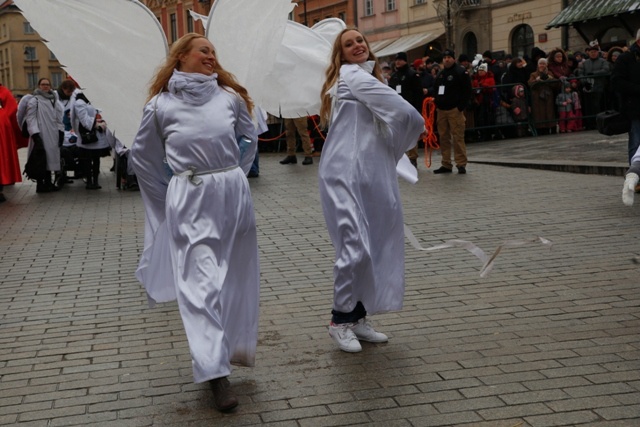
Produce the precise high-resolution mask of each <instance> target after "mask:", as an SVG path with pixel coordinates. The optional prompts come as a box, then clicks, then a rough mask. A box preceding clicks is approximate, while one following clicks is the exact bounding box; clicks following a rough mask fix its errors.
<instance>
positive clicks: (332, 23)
mask: <svg viewBox="0 0 640 427" xmlns="http://www.w3.org/2000/svg"><path fill="white" fill-rule="evenodd" d="M346 28H347V24H345V23H344V21H343V20H342V19H338V18H327V19H323V20H322V21H320V22H317V23H316V24H315V25H314V26H313V27H311V30H312V31H313V32H314V33H317V34H320V35H321V36H322V37H324V38H325V39H326V40H327V41H328V42H329V44H330V45H332V46H333V42H334V41H335V39H336V37H337V36H338V34H339V33H340V31H342V30H344V29H346Z"/></svg>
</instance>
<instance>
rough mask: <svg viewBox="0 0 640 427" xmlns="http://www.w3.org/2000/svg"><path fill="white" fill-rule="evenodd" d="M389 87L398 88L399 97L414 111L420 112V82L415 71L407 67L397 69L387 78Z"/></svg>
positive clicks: (418, 75)
mask: <svg viewBox="0 0 640 427" xmlns="http://www.w3.org/2000/svg"><path fill="white" fill-rule="evenodd" d="M389 86H391V87H392V88H393V89H396V90H397V88H398V86H400V96H402V97H403V98H404V99H405V101H407V102H408V103H409V104H411V105H413V106H414V108H415V109H416V110H418V111H422V98H423V93H422V81H421V79H420V74H418V72H417V71H416V70H414V69H413V68H412V67H409V66H408V65H405V66H404V67H400V68H398V69H397V70H396V72H395V73H393V74H392V75H391V78H389Z"/></svg>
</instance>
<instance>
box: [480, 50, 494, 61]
mask: <svg viewBox="0 0 640 427" xmlns="http://www.w3.org/2000/svg"><path fill="white" fill-rule="evenodd" d="M482 57H483V58H489V59H493V54H492V53H491V51H490V50H485V51H484V53H483V54H482Z"/></svg>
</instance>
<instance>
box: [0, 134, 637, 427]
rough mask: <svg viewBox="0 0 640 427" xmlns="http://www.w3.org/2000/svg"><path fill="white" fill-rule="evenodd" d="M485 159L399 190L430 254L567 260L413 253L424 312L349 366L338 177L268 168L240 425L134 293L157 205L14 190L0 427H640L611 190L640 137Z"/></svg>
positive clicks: (394, 319) (8, 217)
mask: <svg viewBox="0 0 640 427" xmlns="http://www.w3.org/2000/svg"><path fill="white" fill-rule="evenodd" d="M20 155H21V164H22V165H24V161H25V156H26V153H25V150H24V149H23V150H20ZM468 155H469V159H470V160H471V161H472V163H470V164H469V165H468V168H467V169H468V174H467V175H458V174H455V173H454V174H450V175H445V176H443V175H434V174H433V173H431V170H433V169H435V168H437V167H439V160H438V156H437V154H434V156H433V159H432V161H433V165H432V166H431V170H427V168H426V167H425V165H424V163H421V164H420V165H419V175H420V181H419V182H418V183H417V184H416V185H410V184H407V183H404V182H403V183H401V184H400V185H401V192H402V196H403V202H404V209H405V222H406V223H407V225H409V226H410V227H411V229H412V230H413V232H414V234H415V235H416V237H417V238H418V239H419V240H420V243H421V244H422V245H423V246H425V247H427V246H433V245H436V244H438V243H442V242H443V241H446V240H449V239H464V240H469V241H471V242H473V243H475V244H476V245H478V246H480V247H481V248H483V249H484V250H485V251H487V252H492V251H493V250H494V249H495V248H496V247H497V246H498V245H499V244H500V243H501V242H503V241H505V240H510V239H531V238H534V237H536V236H542V237H544V238H547V239H550V240H551V241H553V247H552V248H551V249H549V248H547V247H545V246H542V245H539V244H531V245H527V246H522V247H518V248H507V249H504V250H503V251H502V252H501V253H500V255H499V257H498V258H497V260H496V265H495V267H494V269H493V271H492V273H491V274H490V275H489V276H488V277H486V278H481V277H480V275H479V272H480V268H481V263H480V262H479V261H478V260H477V259H476V258H475V257H473V256H472V255H471V254H469V253H468V252H466V251H464V250H462V249H445V250H442V251H438V252H419V251H416V250H414V249H413V248H412V247H410V245H409V244H407V245H406V253H407V261H406V279H407V289H406V296H405V307H404V309H403V310H402V311H400V312H395V313H388V314H383V315H376V316H372V317H371V318H372V320H373V321H374V323H375V324H376V326H377V327H378V329H380V330H381V331H383V332H385V333H386V334H388V335H389V336H390V341H389V342H388V343H386V344H368V343H363V347H364V349H363V351H362V352H361V353H357V354H347V353H343V352H340V351H339V350H337V348H336V346H335V345H334V343H333V342H332V341H331V338H330V337H329V335H328V333H327V325H328V322H329V319H330V310H331V301H332V266H333V265H332V259H333V250H332V246H331V242H330V240H329V237H328V234H327V232H326V229H325V226H324V220H323V217H322V211H321V208H320V204H319V195H318V190H317V169H318V160H319V159H318V158H316V159H315V160H316V162H315V164H314V165H312V166H302V165H301V164H300V163H298V164H297V165H286V166H282V165H280V164H278V160H280V159H281V158H282V157H283V156H284V153H261V157H260V167H261V176H260V177H259V178H256V179H252V180H251V181H250V182H251V187H252V193H253V197H254V202H255V208H256V216H257V222H258V233H259V246H260V256H261V270H262V280H261V298H260V316H261V317H260V328H259V344H258V356H257V365H256V367H255V368H252V369H248V368H237V369H236V370H235V371H234V373H233V374H232V376H231V377H230V380H231V382H232V384H233V386H234V388H235V389H236V391H237V392H238V394H239V399H240V406H239V407H238V409H237V410H236V411H235V412H234V413H231V414H220V413H219V412H217V411H216V410H215V409H213V402H212V397H211V392H210V391H209V389H208V386H207V385H205V384H199V385H198V384H193V382H192V371H191V363H190V362H191V361H190V356H189V350H188V346H187V343H186V337H185V334H184V330H183V327H182V323H181V320H180V316H179V314H178V311H177V307H176V304H175V303H171V304H163V305H160V306H158V307H156V308H154V309H149V308H148V306H147V302H146V297H145V294H144V292H143V290H142V288H141V286H140V285H139V283H138V282H137V281H136V279H135V277H134V270H135V268H136V265H137V261H138V256H139V253H140V250H141V248H142V241H143V234H142V233H143V220H144V213H143V207H142V202H141V199H140V194H139V193H138V192H127V191H120V190H117V189H116V188H115V176H114V174H113V173H112V172H109V167H110V166H111V160H107V161H103V164H102V175H101V178H100V179H101V184H102V186H103V188H102V190H100V191H87V190H85V189H84V185H83V184H82V183H80V182H76V183H74V184H71V185H68V186H67V187H65V188H64V189H63V190H62V191H60V192H57V193H49V194H36V193H35V184H34V183H31V182H27V183H21V184H17V185H15V186H13V187H5V195H6V197H7V199H8V201H7V202H5V203H2V204H0V425H2V426H4V425H20V426H33V427H40V426H42V427H44V426H47V427H55V426H76V425H77V426H114V427H126V426H180V427H186V426H240V425H242V426H250V425H256V426H257V425H266V426H279V427H280V426H282V427H288V426H296V427H307V426H309V427H311V426H314V427H315V426H337V425H351V426H354V425H362V426H385V427H388V426H457V427H469V426H474V427H529V426H530V427H546V426H596V427H621V426H623V427H624V426H640V334H639V332H640V293H639V290H638V286H639V284H640V274H639V271H640V265H638V264H637V263H636V262H634V260H636V257H637V256H638V255H640V247H639V244H638V241H639V238H640V229H639V224H640V195H638V200H637V204H636V205H635V206H633V207H627V206H624V205H623V204H622V201H621V188H622V182H623V179H622V178H621V177H620V176H614V175H615V174H618V175H620V174H621V173H622V172H621V171H623V170H624V169H625V166H626V161H627V159H626V140H625V136H623V137H622V138H620V137H618V138H605V137H602V136H600V135H598V134H597V133H595V132H581V133H575V134H568V135H564V136H545V137H538V138H531V139H522V140H506V141H497V142H490V143H477V144H471V145H469V147H468ZM423 160H424V158H421V159H420V160H419V161H421V162H422V161H423ZM474 161H475V162H474ZM501 164H502V165H501ZM503 165H508V166H510V167H505V166H503ZM533 168H536V169H533ZM547 169H556V170H573V171H576V172H585V173H568V172H559V171H553V170H547ZM602 172H607V173H611V175H602V174H600V173H602Z"/></svg>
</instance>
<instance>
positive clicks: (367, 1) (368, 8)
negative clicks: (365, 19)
mask: <svg viewBox="0 0 640 427" xmlns="http://www.w3.org/2000/svg"><path fill="white" fill-rule="evenodd" d="M371 15H373V0H364V16H371Z"/></svg>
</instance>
